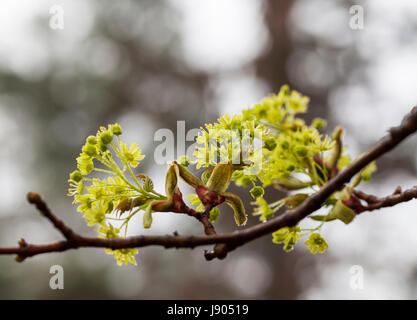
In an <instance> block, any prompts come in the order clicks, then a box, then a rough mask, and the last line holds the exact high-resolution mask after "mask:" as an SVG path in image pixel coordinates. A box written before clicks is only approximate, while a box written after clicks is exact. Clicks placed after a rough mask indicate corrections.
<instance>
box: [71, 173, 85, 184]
mask: <svg viewBox="0 0 417 320" xmlns="http://www.w3.org/2000/svg"><path fill="white" fill-rule="evenodd" d="M70 179H71V180H72V181H74V182H80V181H81V180H82V179H83V175H82V174H81V172H80V171H74V172H73V173H71V174H70Z"/></svg>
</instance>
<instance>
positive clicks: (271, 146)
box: [264, 138, 288, 151]
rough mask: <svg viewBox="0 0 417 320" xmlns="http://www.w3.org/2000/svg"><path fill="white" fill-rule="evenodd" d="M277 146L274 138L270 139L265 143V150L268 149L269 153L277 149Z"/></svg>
mask: <svg viewBox="0 0 417 320" xmlns="http://www.w3.org/2000/svg"><path fill="white" fill-rule="evenodd" d="M287 143H288V142H287ZM276 146H277V143H276V141H275V139H274V138H268V139H266V140H265V142H264V148H265V149H268V150H269V151H272V150H274V149H275V148H276Z"/></svg>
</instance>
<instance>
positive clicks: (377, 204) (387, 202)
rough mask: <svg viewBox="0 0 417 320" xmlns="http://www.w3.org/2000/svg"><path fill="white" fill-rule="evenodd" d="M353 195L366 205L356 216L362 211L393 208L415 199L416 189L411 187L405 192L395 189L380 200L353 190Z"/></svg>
mask: <svg viewBox="0 0 417 320" xmlns="http://www.w3.org/2000/svg"><path fill="white" fill-rule="evenodd" d="M398 190H399V191H398ZM353 194H354V195H355V196H357V197H358V198H359V199H361V200H364V201H365V202H366V203H367V205H366V206H363V207H362V208H361V209H360V210H358V211H356V213H357V214H360V213H362V212H364V211H373V210H378V209H381V208H385V207H393V206H395V205H397V204H399V203H402V202H407V201H410V200H413V199H416V198H417V187H412V188H410V189H407V190H405V191H401V188H400V189H398V188H397V190H396V191H395V192H394V193H393V194H391V195H389V196H386V197H382V198H379V197H376V196H374V195H371V194H367V193H365V192H363V191H360V190H353Z"/></svg>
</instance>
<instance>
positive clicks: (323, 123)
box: [311, 118, 327, 130]
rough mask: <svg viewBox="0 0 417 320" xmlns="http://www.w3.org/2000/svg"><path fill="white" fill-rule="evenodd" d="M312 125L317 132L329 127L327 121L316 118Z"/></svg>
mask: <svg viewBox="0 0 417 320" xmlns="http://www.w3.org/2000/svg"><path fill="white" fill-rule="evenodd" d="M311 125H312V126H313V127H314V128H316V129H317V130H320V129H323V128H324V127H325V126H326V125H327V122H326V120H324V119H322V118H314V119H313V122H312V124H311Z"/></svg>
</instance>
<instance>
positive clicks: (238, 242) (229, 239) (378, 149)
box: [0, 107, 417, 261]
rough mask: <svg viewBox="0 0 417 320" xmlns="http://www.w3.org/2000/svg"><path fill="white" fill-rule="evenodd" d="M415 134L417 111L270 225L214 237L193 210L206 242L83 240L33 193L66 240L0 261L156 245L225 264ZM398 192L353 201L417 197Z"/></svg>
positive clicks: (379, 203)
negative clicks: (200, 252)
mask: <svg viewBox="0 0 417 320" xmlns="http://www.w3.org/2000/svg"><path fill="white" fill-rule="evenodd" d="M416 131H417V107H414V108H413V109H412V110H411V111H410V113H409V114H407V115H406V116H405V117H404V119H403V121H402V123H401V125H399V126H398V127H394V128H391V129H390V130H389V132H388V134H387V135H386V136H385V137H384V138H383V139H382V140H380V141H379V142H378V143H377V144H376V145H375V146H374V147H373V148H371V149H370V150H369V151H368V152H366V153H364V154H363V155H361V156H360V157H359V158H358V159H357V160H356V161H355V162H353V163H352V164H350V165H349V166H347V167H346V168H345V169H344V170H342V171H340V172H339V173H338V174H337V175H336V176H335V177H333V178H332V179H331V180H329V181H328V182H327V183H326V184H325V185H324V186H323V187H322V188H321V189H320V190H319V191H318V192H316V193H315V194H313V195H311V196H310V197H309V198H308V199H306V200H305V201H304V202H303V203H302V204H301V205H300V206H298V207H297V208H295V209H293V210H291V211H286V212H285V213H283V214H281V215H279V216H277V217H275V218H273V219H271V220H269V221H268V222H265V223H262V224H258V225H255V226H253V227H250V228H248V229H245V230H242V231H236V232H234V233H229V234H216V232H215V230H214V227H212V225H211V223H210V222H209V220H208V219H209V210H207V208H206V210H205V212H203V213H198V212H195V211H194V210H193V209H189V211H188V212H185V213H187V214H189V215H192V216H195V217H196V218H197V219H198V220H199V221H200V222H201V223H202V224H203V226H204V229H205V233H206V236H181V235H176V234H175V235H163V236H134V237H128V238H124V239H99V238H90V237H84V236H80V235H78V234H76V233H75V232H73V231H72V230H71V229H70V228H69V227H68V226H66V225H65V224H64V223H63V222H62V221H61V220H59V219H58V218H57V217H56V216H55V215H54V214H53V213H52V212H51V211H50V210H49V209H48V206H47V204H46V203H45V202H44V200H43V199H42V198H41V197H40V196H39V195H38V194H36V193H29V195H28V200H29V202H30V203H32V204H34V205H35V206H36V207H37V209H38V210H39V211H40V212H41V213H42V214H43V216H45V217H46V218H47V219H48V220H49V221H50V222H51V223H52V224H53V225H54V227H55V228H56V229H58V230H59V231H60V232H61V233H62V234H63V235H64V237H65V238H66V240H64V241H60V242H54V243H50V244H43V245H32V244H28V243H26V241H25V240H24V239H20V240H19V246H18V247H3V248H0V255H5V254H17V260H18V261H23V260H24V259H25V258H27V257H31V256H35V255H38V254H42V253H48V252H61V251H66V250H70V249H77V248H81V247H96V248H98V247H100V248H111V249H123V248H134V247H145V246H152V245H157V246H163V247H165V248H194V247H197V246H203V245H210V244H216V246H215V247H214V250H213V251H211V252H206V253H205V256H206V259H207V260H211V259H213V258H220V259H222V258H224V257H226V255H227V253H228V252H230V251H232V250H234V249H236V248H237V247H239V246H242V245H244V244H245V243H247V242H250V241H252V240H254V239H257V238H259V237H261V236H264V235H267V234H270V233H272V232H274V231H276V230H278V229H280V228H282V227H286V226H294V225H296V224H297V223H298V222H299V221H301V220H302V219H304V218H305V217H307V216H308V215H310V214H311V213H313V212H314V211H316V210H317V209H319V208H320V207H321V205H322V204H323V202H324V201H325V200H326V199H327V198H328V197H329V196H330V195H331V194H333V192H335V191H337V190H339V189H340V188H341V187H342V186H343V185H344V184H345V183H347V182H349V181H350V179H351V178H352V177H353V176H354V175H355V174H357V173H358V172H360V171H361V170H362V169H363V168H364V167H366V166H367V165H368V164H369V163H370V162H372V161H374V160H375V159H378V158H379V157H381V156H382V155H383V154H385V153H387V152H389V151H390V150H392V149H393V148H394V147H396V146H397V145H398V144H399V143H401V142H402V141H403V140H404V139H405V138H407V137H408V136H409V135H411V134H413V133H415V132H416ZM398 191H399V190H397V192H395V193H394V194H393V195H391V196H388V197H385V198H377V197H375V196H371V195H366V194H365V193H363V192H360V191H355V195H356V196H358V197H362V198H363V199H362V200H364V201H366V202H368V206H367V207H365V208H367V210H369V211H370V210H375V209H379V208H382V207H387V206H392V205H396V204H398V203H400V202H405V201H409V200H411V199H413V198H416V196H417V187H415V188H412V189H409V190H406V191H404V192H398ZM367 199H368V200H369V201H368V200H367ZM187 210H188V209H187Z"/></svg>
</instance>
